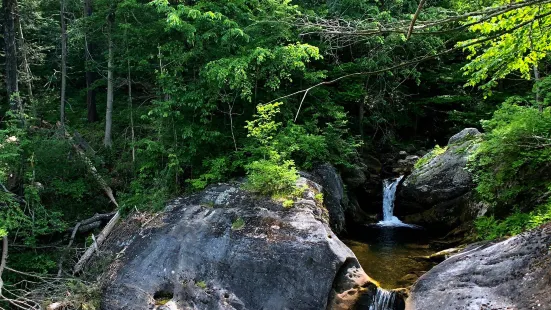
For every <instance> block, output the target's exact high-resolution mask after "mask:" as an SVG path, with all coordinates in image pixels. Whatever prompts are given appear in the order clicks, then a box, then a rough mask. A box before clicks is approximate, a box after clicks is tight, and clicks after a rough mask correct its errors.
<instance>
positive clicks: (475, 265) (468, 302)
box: [406, 224, 551, 310]
mask: <svg viewBox="0 0 551 310" xmlns="http://www.w3.org/2000/svg"><path fill="white" fill-rule="evenodd" d="M550 246H551V224H547V225H546V226H543V227H540V228H538V229H535V230H532V231H529V232H526V233H524V234H521V235H518V236H515V237H512V238H510V239H507V240H505V241H502V242H497V243H482V244H473V245H470V246H469V247H467V248H466V249H464V250H463V251H462V252H461V253H459V254H456V255H454V256H452V257H450V258H448V259H447V260H445V261H444V262H442V263H440V264H439V265H438V266H436V267H434V268H433V269H431V270H430V271H429V272H427V273H425V274H424V275H423V276H421V278H420V279H419V280H418V281H417V283H416V284H415V285H414V286H413V288H412V290H411V293H410V297H409V298H408V300H407V303H406V310H415V309H419V310H432V309H434V310H441V309H447V310H448V309H449V310H455V309H457V310H471V309H472V310H475V309H476V310H479V309H551V294H549V288H551V249H550Z"/></svg>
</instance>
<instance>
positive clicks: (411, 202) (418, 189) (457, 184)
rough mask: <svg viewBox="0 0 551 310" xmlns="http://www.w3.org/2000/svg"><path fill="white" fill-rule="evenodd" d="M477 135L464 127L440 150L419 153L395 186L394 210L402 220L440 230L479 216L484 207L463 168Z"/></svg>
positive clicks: (471, 129) (475, 144) (469, 175)
mask: <svg viewBox="0 0 551 310" xmlns="http://www.w3.org/2000/svg"><path fill="white" fill-rule="evenodd" d="M480 135H481V134H480V132H478V130H477V129H475V128H466V129H464V130H462V131H461V132H459V133H458V134H456V135H454V136H453V137H451V138H450V140H449V142H450V143H449V144H448V146H447V147H446V148H445V149H443V150H441V152H437V151H432V152H430V153H428V154H426V155H425V156H423V157H422V158H421V159H420V160H419V163H420V164H417V167H415V168H414V169H413V171H412V172H411V174H410V175H409V176H407V178H406V179H405V180H404V182H403V183H402V185H401V186H399V188H398V192H397V198H396V209H395V213H396V214H397V215H399V216H402V217H403V218H404V220H405V221H406V222H409V223H413V224H418V225H421V226H425V227H429V228H432V229H434V230H441V231H450V230H452V229H454V228H455V227H457V226H459V225H461V223H464V222H465V221H469V220H471V219H473V218H476V217H477V216H479V215H480V213H481V209H483V208H484V206H483V205H482V204H480V203H478V202H477V201H476V200H475V199H474V195H472V189H473V187H474V184H473V181H472V177H471V174H470V172H469V171H467V169H466V168H467V158H468V156H469V155H470V154H472V153H473V151H474V150H476V148H477V147H478V145H479V142H478V141H479V137H480Z"/></svg>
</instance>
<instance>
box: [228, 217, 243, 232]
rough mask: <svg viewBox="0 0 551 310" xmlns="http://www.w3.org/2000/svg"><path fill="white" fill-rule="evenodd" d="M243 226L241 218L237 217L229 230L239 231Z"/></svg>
mask: <svg viewBox="0 0 551 310" xmlns="http://www.w3.org/2000/svg"><path fill="white" fill-rule="evenodd" d="M244 226H245V220H243V218H241V217H238V218H237V219H236V220H235V221H234V222H233V223H232V224H231V229H232V230H240V229H242V228H243V227H244Z"/></svg>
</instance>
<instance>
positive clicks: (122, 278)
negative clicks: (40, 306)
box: [101, 178, 376, 310]
mask: <svg viewBox="0 0 551 310" xmlns="http://www.w3.org/2000/svg"><path fill="white" fill-rule="evenodd" d="M299 184H300V185H302V186H303V185H306V190H305V192H304V194H303V197H302V199H298V201H297V202H296V203H295V205H294V206H293V207H291V208H284V207H283V206H282V203H281V202H277V201H273V200H272V199H269V198H266V197H257V196H255V195H253V194H251V193H249V192H247V191H245V190H243V189H241V188H240V185H241V184H239V183H234V184H218V185H215V186H211V187H209V188H208V189H206V190H205V191H203V192H201V193H199V194H196V195H193V196H189V197H185V198H180V199H176V200H174V201H172V202H171V203H170V204H169V205H168V207H167V208H166V211H165V212H163V213H160V214H159V215H158V216H156V217H151V218H149V219H144V218H142V217H140V216H133V217H130V218H128V219H127V220H126V222H124V223H122V224H121V225H120V226H119V227H118V228H117V230H116V231H114V232H113V233H112V237H111V238H110V239H109V240H108V244H107V246H106V253H105V256H110V257H111V258H112V260H111V261H112V262H111V263H110V266H109V268H108V270H109V271H108V272H107V273H106V274H105V275H104V279H105V281H104V282H105V285H104V294H103V297H102V305H101V307H102V309H104V310H115V309H117V310H124V309H129V310H130V309H132V310H142V309H143V310H146V309H157V308H158V309H351V308H352V307H353V305H354V303H355V300H356V299H358V298H359V296H360V295H363V296H364V297H363V298H365V297H366V296H369V295H372V294H373V292H374V291H376V286H375V285H374V284H373V282H372V281H371V280H370V279H369V277H368V276H367V275H366V274H365V272H364V271H363V269H362V268H361V267H360V265H359V263H358V261H357V259H356V257H355V256H354V253H352V251H351V250H350V249H349V248H348V247H347V246H346V245H344V244H343V243H342V242H341V241H340V240H339V239H338V238H337V236H336V235H335V234H334V233H333V231H331V229H330V227H329V215H328V212H327V210H326V209H325V207H324V206H323V205H322V204H321V202H320V201H319V199H316V194H318V193H319V192H321V191H322V188H321V186H319V185H318V184H316V183H314V182H312V181H310V180H307V179H305V178H300V180H299ZM366 293H368V294H366ZM159 299H162V300H163V302H162V304H163V305H162V306H161V305H160V304H161V303H160V302H159V301H158V300H159ZM156 300H157V301H156Z"/></svg>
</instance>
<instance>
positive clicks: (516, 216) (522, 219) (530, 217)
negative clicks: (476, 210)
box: [475, 202, 551, 240]
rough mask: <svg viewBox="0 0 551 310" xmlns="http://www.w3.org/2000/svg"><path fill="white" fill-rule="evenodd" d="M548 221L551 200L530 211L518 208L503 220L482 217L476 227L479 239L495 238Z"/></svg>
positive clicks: (513, 233)
mask: <svg viewBox="0 0 551 310" xmlns="http://www.w3.org/2000/svg"><path fill="white" fill-rule="evenodd" d="M548 222H551V202H549V203H547V204H545V205H543V206H540V207H538V208H536V210H534V211H532V212H529V213H522V212H520V211H518V210H516V211H515V212H514V213H513V214H512V215H509V216H508V217H506V218H505V219H503V220H497V219H496V218H495V217H494V216H483V217H480V218H478V219H476V221H475V229H476V234H477V237H478V238H479V239H484V240H493V239H497V238H503V237H509V236H514V235H517V234H520V233H522V232H523V231H525V230H529V229H533V228H536V227H538V226H540V225H542V224H545V223H548Z"/></svg>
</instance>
